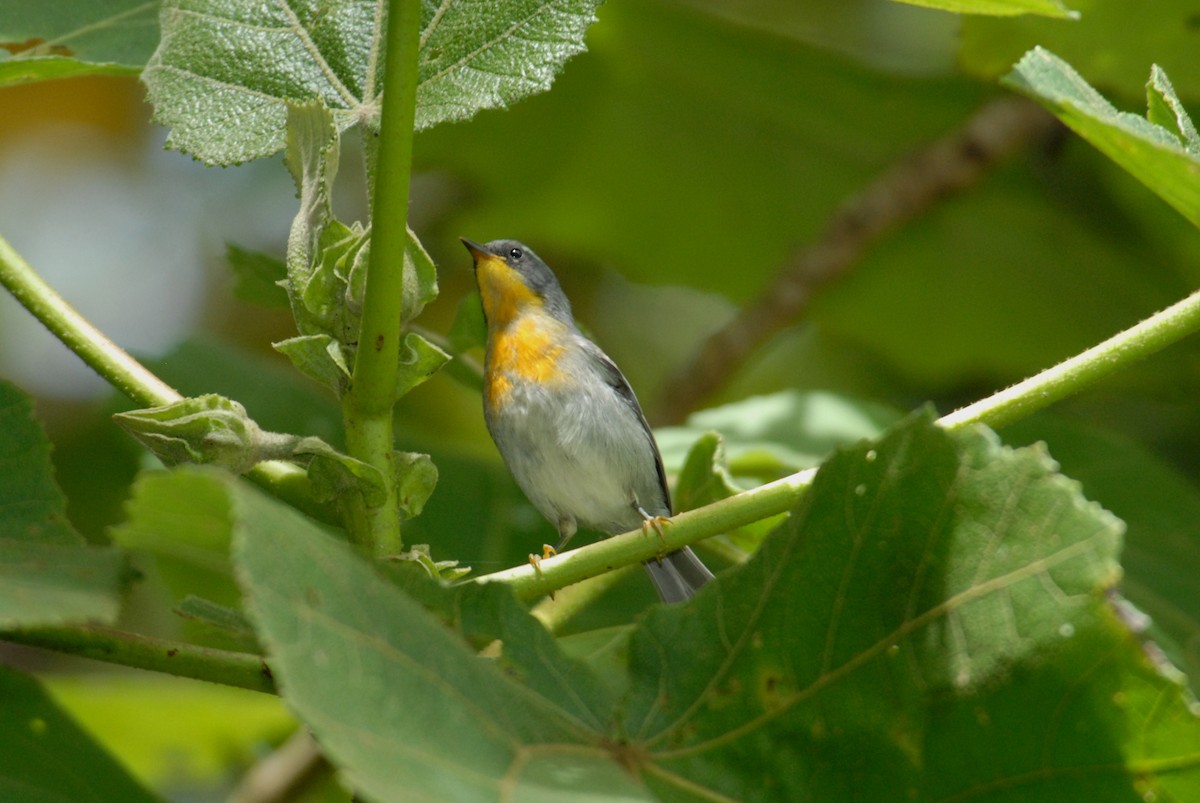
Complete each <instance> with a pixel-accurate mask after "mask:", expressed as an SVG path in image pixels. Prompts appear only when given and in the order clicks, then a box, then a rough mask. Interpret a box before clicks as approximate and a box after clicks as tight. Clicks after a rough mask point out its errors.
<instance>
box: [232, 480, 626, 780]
mask: <svg viewBox="0 0 1200 803" xmlns="http://www.w3.org/2000/svg"><path fill="white" fill-rule="evenodd" d="M216 481H218V482H220V480H216ZM228 490H229V492H230V496H231V498H232V500H233V504H234V508H235V520H236V525H235V539H236V542H235V543H236V545H235V555H236V559H237V564H238V568H239V576H240V578H241V581H242V584H243V587H244V590H245V593H246V596H247V599H248V604H249V608H250V612H251V614H252V616H253V618H254V620H255V621H256V624H257V626H258V629H259V635H260V637H261V638H262V639H263V640H264V641H265V643H266V644H267V646H268V650H269V653H270V655H271V667H272V671H273V672H274V674H275V677H276V679H277V680H278V681H279V684H280V689H281V691H282V694H283V696H284V699H285V700H287V702H288V703H289V705H291V706H292V707H293V709H294V710H295V711H296V712H297V713H298V714H299V715H300V716H301V718H303V720H304V721H305V722H306V723H307V724H308V725H309V727H311V728H312V730H313V733H314V734H315V735H316V737H317V739H318V740H319V741H320V743H321V745H322V747H323V749H324V750H325V752H326V754H327V755H328V756H329V757H330V758H331V759H332V760H333V761H334V762H335V763H336V764H337V765H338V766H339V767H340V768H342V769H343V770H344V771H345V772H346V774H347V776H348V778H349V779H350V781H351V782H352V783H353V784H354V785H355V786H356V787H357V788H359V789H360V790H361V791H362V792H363V793H364V794H366V795H367V796H368V797H369V798H371V799H377V800H399V799H412V798H421V799H452V800H492V799H495V798H496V797H498V796H502V795H505V794H507V795H508V796H510V797H513V798H514V799H521V800H527V799H547V800H549V799H556V796H561V795H563V794H565V793H566V792H567V791H568V790H572V791H574V792H587V791H591V790H609V789H617V790H622V789H623V790H625V791H626V792H627V793H628V794H629V795H631V796H637V795H638V790H637V789H636V788H635V787H632V785H631V783H630V781H629V779H628V776H627V775H625V773H624V771H623V770H622V769H621V768H620V767H619V766H618V765H617V764H616V763H614V762H612V761H610V760H609V758H608V755H607V753H606V751H605V749H604V748H603V747H602V745H601V744H600V743H599V734H598V733H597V731H596V728H597V725H598V724H600V723H597V722H596V721H594V719H588V720H581V719H579V718H577V716H576V715H575V714H573V713H572V712H571V711H569V710H568V709H566V708H564V707H562V706H559V705H557V704H556V703H555V701H554V699H552V698H551V697H547V696H546V695H545V694H543V692H542V691H541V690H540V689H539V688H537V687H527V686H524V685H522V684H520V683H518V682H517V681H516V680H514V679H513V678H511V677H509V676H507V675H506V674H505V673H504V672H502V671H501V670H500V669H499V668H498V667H497V666H496V665H495V664H494V663H492V662H490V661H488V660H486V659H484V658H480V657H479V656H477V655H475V654H474V653H473V652H472V651H471V650H469V649H468V647H467V646H466V645H465V644H464V643H463V642H462V641H460V640H459V639H458V638H457V637H456V636H454V635H453V634H452V633H451V632H449V631H448V630H446V629H445V627H444V626H443V625H442V624H441V623H440V622H438V621H437V620H435V619H434V618H433V617H432V616H431V615H430V614H429V613H427V612H426V611H425V610H423V609H422V608H421V607H420V606H419V605H417V604H416V603H415V602H414V601H413V600H412V599H410V598H409V597H408V596H406V595H405V594H404V593H403V592H401V591H400V590H399V589H398V588H397V587H395V586H393V585H392V584H391V583H389V582H388V581H387V580H386V579H384V577H383V576H382V575H380V574H379V573H377V571H376V570H375V569H373V568H372V567H371V566H370V565H369V564H367V563H366V562H365V561H363V559H361V558H359V557H357V556H356V555H355V554H354V553H353V552H352V551H351V550H350V548H349V547H347V546H346V545H344V544H342V543H339V542H337V541H334V540H332V539H330V538H328V537H327V536H326V535H324V534H322V533H321V532H320V531H319V530H317V529H316V528H315V527H314V526H313V525H312V523H311V522H310V521H308V520H307V519H305V518H304V517H302V516H300V515H298V514H297V513H295V512H294V511H292V510H290V509H289V508H286V507H284V506H282V505H280V504H278V503H277V502H275V501H274V500H271V499H269V498H267V497H265V496H263V495H262V494H261V493H259V492H257V491H254V490H252V489H250V488H246V487H242V486H236V487H233V486H230V487H229V488H228ZM521 615H522V616H524V617H525V618H526V620H527V621H528V622H529V623H530V624H528V625H527V626H536V625H532V620H529V619H528V616H527V615H526V614H524V613H522V614H521ZM560 681H561V682H566V683H567V685H568V688H569V686H570V679H569V678H566V679H560ZM553 697H558V695H553ZM585 710H592V709H590V708H588V709H585Z"/></svg>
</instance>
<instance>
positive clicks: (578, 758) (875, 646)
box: [214, 416, 1200, 801]
mask: <svg viewBox="0 0 1200 803" xmlns="http://www.w3.org/2000/svg"><path fill="white" fill-rule="evenodd" d="M214 479H215V478H214ZM215 481H216V482H219V483H221V484H223V485H225V488H226V491H227V492H228V493H229V495H230V498H231V500H232V502H233V509H234V511H235V520H236V522H237V524H236V525H235V529H236V532H237V535H236V539H237V541H236V543H237V545H236V549H235V554H236V558H237V563H238V566H239V576H240V579H241V581H242V583H243V586H244V589H245V591H246V594H247V595H248V597H249V599H250V609H251V613H252V614H253V617H254V619H255V621H256V623H257V626H258V628H259V631H260V636H261V637H262V638H263V639H264V641H265V643H266V644H267V646H268V649H269V651H270V654H271V661H272V667H273V669H274V671H275V673H276V676H277V678H278V679H279V681H280V684H281V689H282V693H283V695H284V697H285V699H286V700H287V701H288V702H289V704H290V705H292V706H293V708H294V709H295V710H296V712H297V713H298V714H299V715H300V716H301V717H302V718H303V719H304V720H305V722H306V723H307V724H308V725H309V726H310V727H312V728H313V730H314V733H315V734H316V735H317V738H318V739H319V740H320V741H321V743H322V745H323V746H324V747H325V748H326V750H327V751H328V755H329V756H330V757H331V759H332V760H333V761H334V762H335V763H336V764H337V765H338V766H339V767H341V768H343V769H344V770H345V771H346V772H347V774H348V777H349V778H350V779H351V780H352V782H353V783H354V784H355V785H356V786H358V787H359V788H360V789H361V790H362V791H363V792H364V793H366V794H367V796H368V797H371V798H378V799H393V798H395V797H396V796H398V795H403V794H408V795H418V796H422V795H423V796H426V797H431V796H432V797H436V796H446V797H453V798H455V799H492V798H494V797H495V796H497V795H500V794H505V793H511V796H521V795H523V794H536V793H543V794H547V795H548V794H552V791H551V790H553V789H555V788H557V787H556V786H555V783H556V782H555V781H554V780H552V779H554V778H565V777H567V776H568V775H569V776H571V777H574V778H575V779H576V780H575V784H576V785H575V786H574V787H573V790H574V791H575V792H577V793H592V794H595V795H598V796H606V797H607V796H617V795H620V794H624V795H627V796H637V795H641V794H643V793H642V792H641V791H640V790H638V789H637V788H636V787H634V786H631V785H630V776H629V775H627V774H626V772H627V771H628V772H632V773H633V776H634V777H636V778H640V779H641V780H642V781H643V782H645V783H646V784H648V785H649V786H650V787H651V789H652V790H653V791H654V792H655V793H657V794H658V795H659V796H661V797H663V798H666V799H693V798H694V797H695V796H697V795H700V796H703V797H708V798H712V799H721V796H724V797H728V798H733V799H748V800H776V799H817V800H869V801H888V800H897V801H900V800H911V799H942V798H945V797H952V796H955V795H966V796H981V795H991V796H990V797H988V799H992V800H1014V801H1015V800H1033V801H1040V800H1046V801H1050V800H1061V799H1062V795H1063V790H1064V788H1067V787H1070V786H1071V785H1072V784H1074V785H1076V786H1077V787H1078V790H1082V792H1078V793H1076V794H1074V798H1075V799H1089V800H1125V799H1132V796H1133V794H1134V792H1135V790H1137V791H1145V790H1151V791H1153V792H1155V793H1156V794H1162V795H1165V796H1166V797H1165V798H1163V799H1179V800H1183V799H1188V797H1189V796H1191V795H1194V794H1195V793H1196V790H1197V788H1200V760H1197V759H1195V758H1194V756H1195V755H1197V754H1198V750H1200V722H1198V721H1197V719H1196V717H1195V715H1194V714H1193V713H1192V712H1191V710H1190V709H1189V708H1188V705H1187V697H1186V692H1185V690H1184V689H1183V687H1182V686H1181V685H1179V683H1178V682H1177V680H1176V679H1175V678H1174V677H1172V676H1171V675H1170V673H1169V671H1165V670H1167V668H1166V667H1163V666H1162V665H1161V664H1160V663H1158V662H1157V661H1156V660H1152V659H1151V656H1153V655H1154V653H1153V652H1152V651H1147V652H1144V651H1143V649H1142V647H1141V645H1140V644H1139V643H1138V642H1137V640H1136V639H1135V638H1133V637H1132V636H1131V634H1130V633H1129V631H1128V630H1127V629H1126V628H1125V625H1124V624H1123V622H1122V619H1121V618H1120V617H1119V616H1117V615H1115V614H1114V612H1113V610H1112V609H1111V608H1110V603H1109V596H1108V595H1109V593H1110V591H1111V589H1112V587H1113V585H1114V584H1115V583H1116V581H1117V579H1118V577H1119V569H1118V566H1117V563H1116V553H1117V550H1118V547H1119V543H1120V533H1121V526H1120V522H1118V521H1117V520H1116V519H1114V518H1113V517H1112V516H1111V515H1109V514H1108V513H1106V512H1105V511H1103V510H1102V509H1100V508H1099V507H1098V506H1096V505H1094V504H1092V503H1089V502H1087V501H1086V500H1085V499H1084V498H1083V497H1082V496H1081V495H1080V493H1079V489H1078V486H1077V485H1075V484H1074V483H1072V482H1071V481H1069V480H1067V479H1065V478H1063V477H1062V476H1060V475H1059V474H1057V473H1056V472H1055V467H1054V465H1053V463H1052V461H1050V460H1049V459H1048V458H1047V456H1046V455H1045V453H1044V452H1043V451H1041V450H1039V449H1033V448H1027V449H1021V450H1015V451H1014V450H1010V449H1007V448H1005V447H1002V446H1000V445H999V444H998V443H997V442H996V440H995V439H994V437H992V436H991V435H990V434H989V433H986V432H984V431H967V432H961V433H956V434H949V433H946V432H944V431H942V430H940V429H938V428H937V427H936V426H934V425H933V424H932V420H931V417H930V416H920V417H916V418H914V419H912V420H909V421H908V422H907V423H905V424H903V425H901V426H899V427H898V428H896V429H894V430H893V431H892V432H891V433H890V434H888V435H887V436H885V437H884V438H883V439H882V440H881V441H879V442H876V443H873V444H863V445H861V446H859V447H856V448H854V449H850V450H845V451H842V452H840V453H838V454H837V455H836V456H835V457H834V458H832V459H831V460H830V461H829V462H828V463H827V464H826V465H825V466H824V467H823V468H822V469H821V471H820V473H819V475H818V478H817V480H816V482H815V483H814V485H813V487H812V489H811V490H810V492H809V494H808V495H807V496H806V497H805V499H804V500H803V501H802V502H801V503H800V505H799V506H798V507H797V508H796V509H795V510H794V511H793V512H792V515H791V517H790V518H789V519H788V520H787V522H786V523H785V524H784V525H782V526H781V527H780V528H779V529H777V531H776V532H775V533H774V534H773V535H772V536H770V537H769V538H767V539H766V541H765V542H764V544H763V546H762V548H761V549H760V550H759V552H758V553H757V554H756V555H755V556H754V557H753V558H751V559H750V560H749V561H748V562H747V563H746V564H745V565H744V566H742V567H738V568H735V569H731V570H729V571H728V572H726V573H725V574H723V575H722V576H721V577H719V578H718V579H717V580H716V581H715V582H714V583H713V584H711V585H710V586H709V587H708V588H706V589H705V590H704V591H702V592H701V593H700V595H699V596H698V597H697V598H696V599H695V600H693V601H692V602H691V603H688V604H685V605H678V606H667V607H662V608H658V609H656V610H653V611H652V612H651V613H650V615H649V616H648V617H646V618H645V619H644V620H643V621H642V622H641V624H640V625H637V626H636V627H635V629H634V630H633V632H632V634H631V635H630V638H629V642H628V659H627V660H628V673H629V674H628V677H625V676H624V671H625V670H624V669H622V666H623V659H622V656H623V655H625V653H624V648H623V647H621V646H620V645H621V644H624V640H623V638H620V639H617V640H616V641H612V640H611V639H609V638H608V637H607V636H604V639H603V641H604V643H606V644H616V645H618V646H617V649H616V650H612V649H608V648H604V649H600V650H596V649H587V650H585V651H584V652H583V653H580V654H579V656H578V657H576V658H568V657H566V656H565V655H563V654H561V653H560V652H559V650H558V647H557V646H556V644H555V643H554V642H553V640H551V639H549V638H548V637H547V636H546V634H545V633H544V632H541V631H540V630H538V629H537V626H536V625H534V624H533V623H532V621H531V620H529V618H528V617H527V616H526V615H525V614H524V613H523V612H522V611H521V610H520V609H519V607H516V606H514V605H513V604H512V602H511V598H510V597H508V596H507V595H506V594H504V593H503V592H502V591H500V590H498V589H487V588H485V589H482V590H480V591H472V592H469V593H466V594H464V595H461V596H460V597H459V598H458V600H457V601H456V602H454V603H453V604H451V605H449V606H447V605H446V603H445V600H442V601H441V602H440V603H439V604H438V607H439V609H443V610H445V609H446V608H447V607H449V609H451V610H453V611H454V612H455V615H456V616H457V621H458V622H459V629H458V631H457V632H460V633H462V634H463V635H465V636H468V637H470V639H471V640H472V641H473V642H474V643H476V644H486V643H488V641H489V640H490V639H495V638H499V639H501V640H502V642H503V643H504V652H503V657H502V661H503V662H504V665H505V669H506V671H504V672H501V671H500V669H499V668H498V667H497V666H496V665H495V664H493V663H491V662H488V661H485V660H484V659H481V658H478V657H476V656H475V655H473V654H472V653H471V652H470V650H469V649H468V648H467V647H466V645H465V644H463V643H462V642H461V641H460V640H459V639H458V637H457V636H456V635H455V632H456V631H455V630H451V629H447V628H446V627H445V626H444V625H442V624H440V623H438V622H437V621H436V620H434V619H433V618H432V617H431V616H430V614H428V613H426V612H425V611H424V610H423V609H422V608H421V607H419V606H418V605H417V604H416V603H415V602H414V601H413V599H412V598H410V597H409V596H408V594H407V593H406V592H405V591H402V590H401V588H400V587H398V586H397V585H393V584H392V583H389V582H388V581H387V580H386V579H384V577H383V576H382V575H380V574H379V573H377V570H375V569H373V568H372V567H370V566H369V565H368V564H367V563H365V562H364V561H363V560H362V559H361V558H359V557H357V556H355V555H354V554H353V553H352V551H351V550H350V549H349V548H347V547H345V546H344V545H342V544H340V543H338V542H336V541H333V540H331V539H328V538H326V537H325V536H323V535H321V534H320V533H319V532H318V531H316V530H315V529H314V528H313V527H312V525H311V524H310V523H309V522H307V521H306V520H305V519H303V518H302V517H300V516H298V515H297V514H295V513H293V512H292V511H290V510H288V509H287V508H284V507H283V506H281V505H279V504H278V503H276V502H274V501H273V500H270V499H268V498H266V497H265V496H263V495H261V494H260V493H259V492H257V491H255V490H253V489H251V488H249V487H247V486H243V485H237V486H234V485H228V484H226V481H225V480H216V479H215ZM407 587H408V588H409V590H410V591H412V590H414V589H415V588H416V587H415V586H413V585H412V584H411V583H409V584H407ZM419 596H421V597H422V598H423V599H430V597H429V595H428V594H425V593H423V592H422V593H419ZM433 596H434V597H437V595H436V594H435V595H433ZM592 663H595V668H594V669H587V668H586V667H588V666H590V665H591V664H592ZM1160 669H1161V670H1164V671H1160ZM601 672H603V679H601V678H602V676H601V674H600V673H601ZM1151 700H1153V701H1155V702H1154V705H1153V706H1152V705H1150V701H1151ZM962 740H967V741H968V742H970V741H971V740H974V743H977V744H979V745H983V746H982V747H979V748H978V749H970V750H964V746H963V743H962ZM1160 766H1161V767H1164V768H1167V767H1169V768H1170V769H1171V770H1172V771H1171V772H1169V773H1168V772H1166V771H1165V770H1164V771H1162V772H1160V771H1157V770H1156V769H1155V767H1160ZM618 767H621V768H623V769H618ZM404 784H407V786H404ZM1081 795H1082V797H1081ZM1171 795H1174V796H1175V797H1171ZM522 799H524V798H522Z"/></svg>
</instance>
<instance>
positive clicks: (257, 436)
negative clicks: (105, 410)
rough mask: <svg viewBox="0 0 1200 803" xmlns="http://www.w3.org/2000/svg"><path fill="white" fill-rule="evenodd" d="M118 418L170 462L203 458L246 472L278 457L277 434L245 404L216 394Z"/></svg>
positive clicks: (207, 461)
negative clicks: (255, 418)
mask: <svg viewBox="0 0 1200 803" xmlns="http://www.w3.org/2000/svg"><path fill="white" fill-rule="evenodd" d="M113 420H114V421H116V422H117V423H118V424H120V425H121V428H122V429H124V430H125V431H126V432H128V433H129V434H130V435H132V436H133V437H134V438H136V439H137V440H138V442H139V443H141V444H142V445H143V446H145V447H146V448H147V449H149V450H150V451H152V452H154V454H155V455H157V456H158V458H159V459H160V460H162V461H163V462H164V463H166V464H167V465H169V466H171V465H177V464H179V463H202V464H209V465H215V466H221V467H222V468H226V469H228V470H230V471H232V472H234V473H235V474H242V473H245V472H246V471H249V470H250V469H251V468H253V467H254V465H255V463H259V462H261V461H263V460H267V459H272V458H274V457H276V456H277V454H276V453H275V452H276V446H277V444H276V440H277V436H275V435H273V434H272V433H269V432H263V431H262V430H261V429H260V428H259V426H258V424H256V423H254V421H253V419H251V418H250V416H248V415H246V408H244V407H242V405H240V404H238V403H237V402H235V401H233V400H232V399H227V398H225V397H224V396H219V395H217V394H215V393H209V394H207V395H204V396H197V397H194V398H190V399H181V400H180V401H177V402H173V403H171V404H166V405H163V406H162V407H150V408H147V409H145V410H131V411H129V412H125V413H117V414H115V415H114V416H113Z"/></svg>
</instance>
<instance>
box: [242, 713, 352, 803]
mask: <svg viewBox="0 0 1200 803" xmlns="http://www.w3.org/2000/svg"><path fill="white" fill-rule="evenodd" d="M322 771H324V773H323V772H322ZM332 772H333V768H332V767H331V766H330V765H329V762H328V761H326V760H325V756H323V755H322V754H321V750H320V748H319V747H317V743H316V740H314V739H313V737H312V734H310V733H309V732H308V730H307V729H306V728H303V727H301V728H300V729H299V730H297V731H296V732H295V733H293V734H292V736H291V738H289V739H288V740H287V741H286V742H284V743H283V744H281V745H280V746H279V748H278V749H277V750H276V751H275V752H273V753H271V754H270V755H269V756H267V757H265V758H263V759H262V760H261V761H259V762H258V763H257V764H255V765H254V766H253V767H251V768H250V770H249V771H248V772H247V773H246V774H245V775H244V776H243V777H242V780H241V781H240V782H239V783H238V785H237V787H236V788H235V789H234V790H233V793H232V794H230V795H229V797H228V798H227V799H226V801H225V803H287V801H289V800H296V799H298V798H299V797H300V793H301V792H303V790H304V789H305V788H306V787H308V786H309V785H310V784H312V783H313V782H314V781H316V780H317V779H319V778H321V777H322V775H323V774H328V773H332Z"/></svg>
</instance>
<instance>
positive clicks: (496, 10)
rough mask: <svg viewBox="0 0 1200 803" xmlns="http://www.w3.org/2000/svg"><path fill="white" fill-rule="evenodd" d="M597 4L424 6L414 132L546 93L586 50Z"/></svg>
mask: <svg viewBox="0 0 1200 803" xmlns="http://www.w3.org/2000/svg"><path fill="white" fill-rule="evenodd" d="M599 4H600V3H599V0H549V1H548V2H547V0H512V2H508V3H504V4H495V5H485V6H480V5H477V4H472V3H467V2H461V0H460V1H458V2H456V1H455V0H446V1H445V2H442V3H435V2H432V0H425V2H424V3H423V5H424V13H423V14H422V18H421V23H422V33H421V54H420V56H419V57H418V59H419V61H418V66H417V69H418V72H419V76H420V77H419V83H418V85H417V128H418V129H422V128H429V127H430V126H433V125H436V124H438V123H441V122H449V121H454V120H465V119H466V118H468V117H470V116H471V115H473V114H475V112H477V111H479V110H480V109H492V108H502V107H505V106H508V105H511V104H512V103H515V102H516V101H518V100H520V99H521V98H523V97H525V96H526V95H529V94H532V93H534V92H543V91H545V90H547V89H549V88H550V84H551V82H552V81H553V80H554V76H555V75H556V74H557V73H558V71H559V70H560V69H562V65H563V63H564V62H565V61H566V60H567V59H569V58H570V57H571V56H574V55H575V54H576V53H579V52H581V51H582V50H583V49H584V43H583V39H584V34H585V33H586V32H587V29H588V26H589V25H591V24H592V22H593V21H595V19H596V7H597V6H598V5H599Z"/></svg>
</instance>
